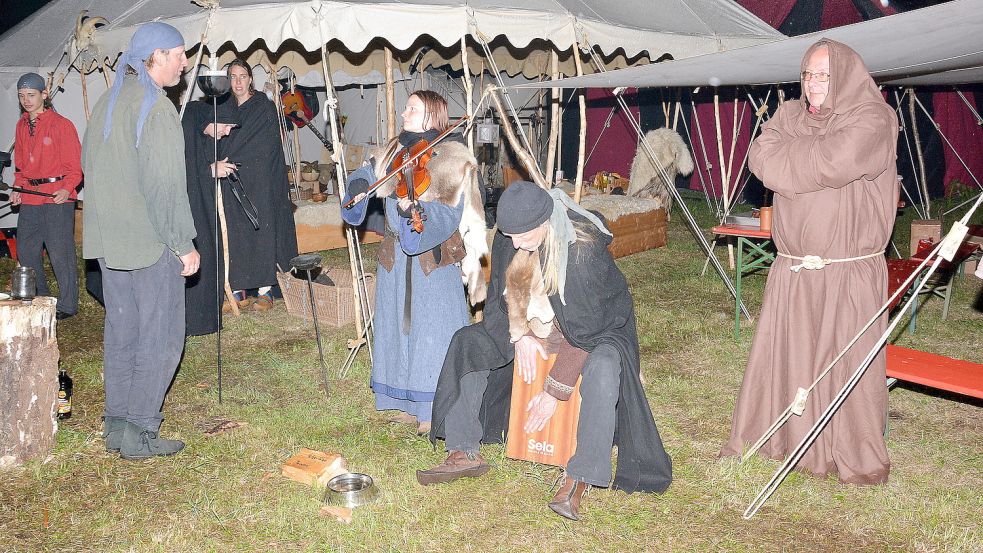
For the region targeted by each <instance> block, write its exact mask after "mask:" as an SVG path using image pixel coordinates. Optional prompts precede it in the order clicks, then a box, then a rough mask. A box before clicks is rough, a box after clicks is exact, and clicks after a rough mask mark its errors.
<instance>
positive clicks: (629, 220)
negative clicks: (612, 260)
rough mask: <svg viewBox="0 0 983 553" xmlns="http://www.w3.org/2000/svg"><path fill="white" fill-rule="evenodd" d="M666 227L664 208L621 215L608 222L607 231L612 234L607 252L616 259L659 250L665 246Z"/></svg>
mask: <svg viewBox="0 0 983 553" xmlns="http://www.w3.org/2000/svg"><path fill="white" fill-rule="evenodd" d="M667 225H668V221H667V220H666V210H665V208H659V209H657V210H655V211H646V212H645V213H631V214H628V215H622V216H621V217H618V218H617V219H615V220H613V221H608V230H610V231H611V233H612V234H614V240H613V241H612V242H611V244H610V245H609V246H608V250H609V251H610V252H611V255H613V256H614V257H616V258H617V257H624V256H626V255H631V254H633V253H638V252H643V251H645V250H651V249H652V248H661V247H662V246H665V245H666V227H667Z"/></svg>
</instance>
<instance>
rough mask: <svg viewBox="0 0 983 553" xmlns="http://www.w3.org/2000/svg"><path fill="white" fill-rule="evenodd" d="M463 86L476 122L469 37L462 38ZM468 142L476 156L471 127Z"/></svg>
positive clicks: (469, 114)
mask: <svg viewBox="0 0 983 553" xmlns="http://www.w3.org/2000/svg"><path fill="white" fill-rule="evenodd" d="M461 69H462V70H463V71H462V73H463V74H462V75H461V84H462V85H463V86H464V102H465V104H464V105H465V109H467V111H468V117H470V121H474V84H472V82H471V67H470V65H469V63H468V35H467V34H465V35H462V36H461ZM464 134H465V136H466V137H467V141H468V149H469V150H471V153H472V154H474V127H473V126H470V127H469V128H468V129H466V130H465V133H464Z"/></svg>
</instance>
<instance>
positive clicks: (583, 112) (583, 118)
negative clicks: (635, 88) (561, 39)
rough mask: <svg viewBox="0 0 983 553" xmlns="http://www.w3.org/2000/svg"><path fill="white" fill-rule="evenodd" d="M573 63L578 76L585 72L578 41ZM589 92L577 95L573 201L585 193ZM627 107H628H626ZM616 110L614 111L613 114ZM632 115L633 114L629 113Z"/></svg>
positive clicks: (574, 47) (574, 49) (576, 200)
mask: <svg viewBox="0 0 983 553" xmlns="http://www.w3.org/2000/svg"><path fill="white" fill-rule="evenodd" d="M573 64H574V67H576V71H577V76H578V77H579V76H581V75H583V74H584V66H583V64H582V63H581V62H580V48H579V47H578V44H577V43H574V45H573ZM586 96H587V94H586V92H583V91H581V92H580V94H579V95H578V96H577V103H578V104H577V105H578V106H579V107H580V133H579V135H578V141H577V177H576V178H577V180H575V181H574V189H573V190H574V193H573V201H575V202H577V203H578V204H579V203H580V199H581V198H582V197H583V195H584V164H585V163H586V159H585V158H584V153H585V152H586V151H587V97H586ZM625 109H627V108H625ZM613 113H614V112H612V114H613ZM629 115H631V114H629Z"/></svg>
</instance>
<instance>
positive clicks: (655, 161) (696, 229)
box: [585, 41, 753, 321]
mask: <svg viewBox="0 0 983 553" xmlns="http://www.w3.org/2000/svg"><path fill="white" fill-rule="evenodd" d="M585 42H586V41H585ZM588 53H589V54H590V55H591V60H592V61H593V62H594V65H595V66H596V67H597V68H598V71H599V72H601V73H603V72H605V71H606V70H605V69H604V65H603V64H601V63H600V61H599V60H598V59H596V56H595V55H594V52H593V51H588ZM615 99H616V100H617V102H618V104H620V105H621V108H622V109H623V110H624V111H625V117H626V118H627V119H628V123H629V124H630V125H631V127H632V129H634V131H635V133H636V134H637V135H638V136H639V137H643V136H644V133H643V132H642V127H641V125H640V124H639V123H638V120H637V119H635V116H634V115H633V114H632V113H631V110H629V109H628V103H627V102H625V99H624V98H622V97H621V95H620V94H619V95H616V96H615ZM639 143H640V144H641V145H642V149H643V150H644V151H645V154H646V155H647V156H648V157H649V161H651V162H652V165H653V166H654V167H655V168H656V169H657V170H658V171H659V172H660V173H663V174H664V175H667V173H666V169H665V167H664V166H663V165H662V163H661V162H660V161H659V158H658V156H656V155H655V152H654V151H652V147H651V146H650V145H649V144H648V142H646V141H645V140H641V141H640V142H639ZM663 178H664V179H665V176H663ZM667 180H668V179H667ZM668 189H669V192H670V193H671V194H672V196H673V200H674V201H675V202H676V203H677V204H679V209H680V211H682V212H683V218H684V219H686V223H687V224H688V225H689V228H690V232H691V233H692V234H693V237H694V238H695V239H696V242H697V243H698V244H699V245H700V247H701V248H702V249H703V253H705V254H706V255H707V256H709V257H710V259H711V263H713V268H714V270H716V271H717V274H718V275H720V279H721V280H723V281H724V285H725V286H726V287H727V290H728V291H729V292H730V295H731V297H733V298H735V299H737V300H738V302H739V303H738V305H739V306H740V309H741V313H743V314H744V316H745V317H747V320H749V321H751V320H753V319H752V318H751V312H750V311H748V309H747V307H746V306H745V305H744V302H743V301H740V296H738V295H737V290H736V289H735V288H734V283H733V282H731V281H730V277H728V276H727V272H726V271H724V268H723V266H722V265H720V261H719V260H718V259H717V256H716V255H714V253H713V248H711V247H710V244H708V243H707V239H706V237H705V236H703V230H702V229H701V228H700V226H699V225H698V224H697V223H696V219H695V218H693V214H692V213H691V212H690V210H689V207H687V206H686V202H684V201H683V198H682V196H680V195H679V191H678V190H676V187H675V186H669V187H668Z"/></svg>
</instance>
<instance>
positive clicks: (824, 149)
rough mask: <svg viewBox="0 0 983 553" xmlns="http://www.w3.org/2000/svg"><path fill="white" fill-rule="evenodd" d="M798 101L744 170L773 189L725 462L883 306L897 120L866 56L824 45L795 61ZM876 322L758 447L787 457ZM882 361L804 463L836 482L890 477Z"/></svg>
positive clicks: (786, 107)
mask: <svg viewBox="0 0 983 553" xmlns="http://www.w3.org/2000/svg"><path fill="white" fill-rule="evenodd" d="M801 77H802V97H801V98H800V99H799V100H798V101H788V102H785V103H784V104H783V105H781V106H780V107H779V108H778V110H777V111H776V112H775V115H774V117H772V118H771V120H770V121H768V122H767V123H765V124H764V125H763V127H762V132H761V136H760V137H758V139H757V140H755V142H754V143H753V144H752V145H751V150H750V157H749V166H750V168H751V170H752V171H753V172H754V174H755V175H757V176H758V177H759V178H760V179H761V180H762V182H764V184H765V186H767V187H768V188H770V189H772V190H773V191H774V192H775V201H774V208H775V211H774V221H773V227H772V233H773V237H774V241H775V244H776V246H777V248H778V252H779V255H778V257H777V258H776V260H775V263H774V264H773V265H772V267H771V271H770V273H769V275H768V283H767V285H766V286H765V294H764V301H763V305H762V309H761V316H760V318H759V320H758V326H757V331H756V333H755V336H754V342H753V344H752V347H751V356H750V358H749V359H748V365H747V370H746V372H745V373H744V382H743V384H742V385H741V390H740V392H739V395H738V398H737V405H736V407H735V410H734V421H733V427H732V429H731V435H730V441H728V442H727V444H726V445H725V446H724V448H723V450H722V452H721V455H739V454H740V453H741V451H742V449H743V448H745V447H747V446H748V445H750V444H753V443H754V442H756V441H757V440H758V438H759V437H761V436H762V434H764V432H765V431H766V430H767V429H768V427H769V426H770V425H771V423H772V422H773V421H774V420H775V419H776V418H777V417H778V416H779V415H780V414H781V413H782V412H783V411H784V410H785V408H786V407H787V406H788V405H789V403H790V402H791V401H792V400H793V399H794V398H795V395H796V391H797V389H798V388H800V387H802V388H808V387H809V385H810V384H811V383H812V382H813V380H815V378H816V377H817V376H818V375H819V373H820V372H821V371H822V370H823V369H824V368H825V367H826V366H827V365H828V364H829V363H830V361H832V360H833V358H835V357H836V355H837V354H838V353H839V352H840V350H842V349H843V348H844V347H846V345H847V344H848V343H849V342H850V340H851V339H852V338H853V337H854V336H855V335H856V334H857V332H859V331H860V329H861V328H862V327H863V326H864V324H866V322H867V321H869V320H870V318H871V317H872V316H873V315H874V313H875V312H876V311H877V310H878V309H879V308H880V306H881V304H882V303H883V302H884V301H885V300H886V298H887V267H886V264H885V261H884V255H883V253H884V249H885V247H886V246H887V243H888V240H889V239H890V236H891V230H892V229H893V227H894V218H895V213H896V209H897V205H898V203H897V202H898V191H899V189H898V183H897V168H896V166H895V159H896V154H895V145H896V144H897V138H898V121H897V117H896V116H895V113H894V111H893V110H892V109H891V108H890V107H889V106H888V105H887V104H886V103H885V102H884V99H883V97H882V96H881V93H880V92H879V91H878V89H877V86H876V85H875V84H874V81H873V80H872V79H871V78H870V74H869V73H868V72H867V68H866V67H865V66H864V63H863V60H862V59H861V58H860V56H859V55H858V54H857V53H856V52H854V51H853V50H851V49H850V48H849V47H847V46H846V45H843V44H840V43H838V42H834V41H831V40H826V39H823V40H820V41H819V42H817V43H816V44H814V45H812V46H811V47H810V48H809V50H808V51H806V53H805V56H804V57H803V59H802V74H801ZM886 325H887V317H886V315H885V316H882V317H881V318H880V319H879V320H878V321H877V322H876V323H875V324H874V325H873V326H872V327H871V328H870V329H869V330H868V331H867V332H866V333H865V334H864V335H863V337H862V338H861V339H860V340H859V341H858V342H857V344H856V345H854V346H853V347H852V348H850V350H849V352H848V353H847V354H846V355H845V356H844V357H843V358H842V359H841V360H840V361H839V362H838V363H837V364H836V365H835V366H834V367H833V370H832V371H831V372H830V373H829V374H828V375H827V376H826V377H825V378H824V379H823V380H822V381H821V382H820V384H819V385H818V386H817V387H816V388H815V389H814V390H813V391H812V393H811V394H810V396H809V399H808V401H807V403H806V409H805V412H804V413H803V414H802V416H801V417H796V416H793V417H791V418H790V419H789V421H788V422H787V423H785V425H784V426H783V427H782V428H781V429H780V430H779V431H778V432H777V433H776V434H775V435H774V436H773V437H772V438H771V439H770V440H769V441H768V442H767V443H766V444H765V445H764V447H762V448H761V450H760V451H761V453H762V454H764V455H765V456H767V457H769V458H772V459H784V458H785V457H787V455H788V454H789V453H790V452H791V451H792V450H793V449H794V448H795V446H796V445H798V443H799V442H800V441H801V440H802V438H803V436H804V435H805V434H806V432H807V431H808V430H809V428H810V427H811V426H812V425H813V424H814V423H815V422H816V420H817V419H818V418H819V416H820V415H821V414H822V412H823V411H824V410H825V409H826V407H827V406H828V405H829V404H830V403H831V401H832V399H833V397H834V396H835V395H836V393H837V392H838V391H839V389H840V388H841V387H842V386H843V384H844V383H846V381H847V380H848V379H849V377H850V375H851V374H852V373H853V372H854V371H855V370H856V369H857V367H859V366H860V364H861V363H862V361H863V359H864V358H865V357H866V355H867V354H868V352H869V351H870V349H871V348H872V347H873V344H874V343H875V342H876V341H877V339H878V338H879V337H880V335H881V334H882V333H883V332H884V330H885V329H886ZM885 369H886V360H885V356H884V352H883V351H881V352H880V354H878V356H877V357H876V358H875V359H874V361H873V363H871V365H870V367H869V368H868V369H867V372H866V374H865V375H864V377H863V378H862V379H861V380H860V382H859V384H858V385H857V387H856V388H855V389H854V390H853V392H852V393H851V394H850V396H849V397H848V399H847V400H846V401H845V402H844V404H843V405H842V407H841V408H840V410H839V412H838V413H836V415H835V416H834V417H833V419H832V421H831V422H830V424H829V426H827V427H826V429H825V430H824V431H823V432H822V434H821V435H820V436H819V438H818V440H816V442H815V443H814V444H813V445H812V447H811V448H810V449H809V450H808V451H807V452H806V454H805V456H804V457H803V458H802V460H801V461H800V462H799V464H798V468H800V469H802V470H804V471H806V472H809V473H812V474H815V475H818V476H825V475H827V474H829V473H837V474H838V476H839V479H840V481H841V482H849V483H854V484H877V483H882V482H886V481H887V477H888V472H889V471H890V467H891V463H890V461H889V460H888V455H887V448H886V446H885V444H884V423H885V417H886V414H887V409H886V407H887V388H886V386H885Z"/></svg>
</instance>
